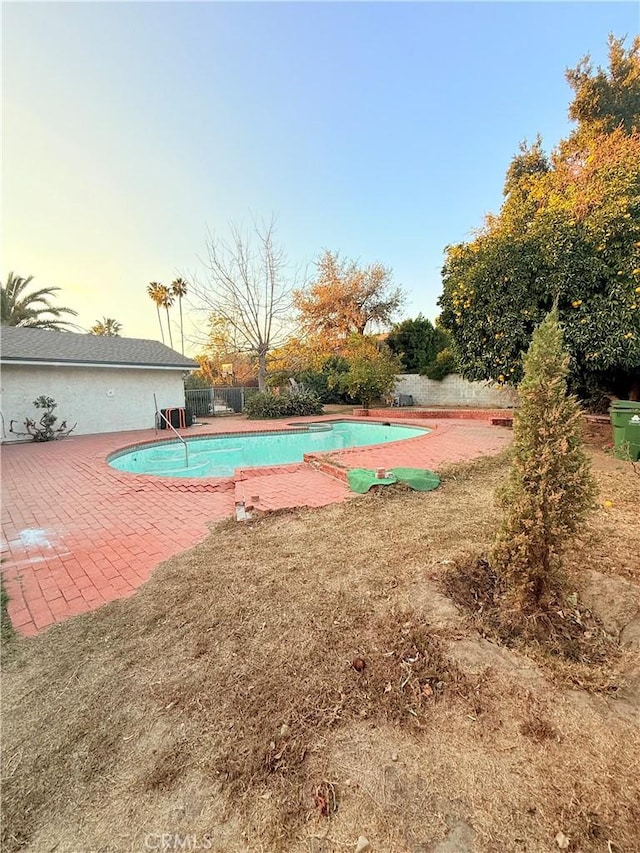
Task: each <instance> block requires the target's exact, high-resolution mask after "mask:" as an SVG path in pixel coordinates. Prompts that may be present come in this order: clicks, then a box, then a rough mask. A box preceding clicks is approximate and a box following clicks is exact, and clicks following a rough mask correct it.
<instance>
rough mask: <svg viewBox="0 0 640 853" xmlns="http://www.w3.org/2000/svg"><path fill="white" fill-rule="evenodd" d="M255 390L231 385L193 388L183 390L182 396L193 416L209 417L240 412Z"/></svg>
mask: <svg viewBox="0 0 640 853" xmlns="http://www.w3.org/2000/svg"><path fill="white" fill-rule="evenodd" d="M257 390H258V389H257V388H234V387H232V386H225V387H219V388H194V389H191V390H189V391H185V394H184V396H185V402H186V406H187V408H188V409H190V410H191V412H192V413H193V414H194V415H195V417H198V418H206V417H209V418H210V417H215V416H216V415H230V414H232V413H234V412H235V413H236V414H238V413H240V412H242V410H243V409H244V404H245V402H246V400H247V397H249V396H251V394H254V393H255V392H256V391H257Z"/></svg>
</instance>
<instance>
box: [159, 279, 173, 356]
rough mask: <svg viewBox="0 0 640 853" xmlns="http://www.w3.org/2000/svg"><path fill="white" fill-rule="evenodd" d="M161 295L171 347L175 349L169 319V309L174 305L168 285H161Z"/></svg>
mask: <svg viewBox="0 0 640 853" xmlns="http://www.w3.org/2000/svg"><path fill="white" fill-rule="evenodd" d="M159 294H160V297H159V298H160V305H162V307H163V308H164V309H165V310H166V312H167V329H169V346H170V347H171V349H173V335H172V334H171V320H170V319H169V308H171V306H172V305H173V296H172V295H171V290H170V289H169V288H168V287H167V285H166V284H161V285H160V288H159Z"/></svg>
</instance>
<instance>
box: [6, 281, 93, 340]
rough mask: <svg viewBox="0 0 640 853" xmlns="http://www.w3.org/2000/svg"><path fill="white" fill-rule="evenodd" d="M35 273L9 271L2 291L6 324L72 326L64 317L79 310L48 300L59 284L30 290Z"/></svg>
mask: <svg viewBox="0 0 640 853" xmlns="http://www.w3.org/2000/svg"><path fill="white" fill-rule="evenodd" d="M32 281H33V276H32V275H30V276H29V277H28V278H23V277H22V276H20V275H16V274H15V273H13V272H10V273H9V275H8V276H7V281H6V284H3V285H2V288H1V291H0V301H1V314H0V319H1V322H2V325H3V326H22V327H25V328H29V329H55V330H56V331H62V330H63V328H64V326H73V325H74V323H71V322H70V321H69V320H64V319H61V317H62V315H63V314H69V315H70V316H72V317H76V316H77V314H78V312H77V311H74V310H73V309H72V308H65V307H64V306H62V305H52V304H51V302H50V301H49V300H50V299H51V298H52V297H54V294H55V293H56V292H57V291H58V290H60V288H59V287H42V288H40V290H32V291H31V292H30V293H28V292H27V290H28V288H29V285H30V284H31V282H32Z"/></svg>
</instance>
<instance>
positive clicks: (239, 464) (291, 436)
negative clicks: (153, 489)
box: [107, 421, 429, 477]
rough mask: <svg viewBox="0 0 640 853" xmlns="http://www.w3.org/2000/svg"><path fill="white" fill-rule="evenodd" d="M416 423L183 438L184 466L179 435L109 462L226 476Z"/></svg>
mask: <svg viewBox="0 0 640 853" xmlns="http://www.w3.org/2000/svg"><path fill="white" fill-rule="evenodd" d="M426 432H429V430H428V429H421V428H420V427H405V426H395V425H393V424H383V423H360V422H357V421H331V422H324V423H317V424H305V425H304V426H301V427H296V428H291V429H285V430H278V431H276V432H254V433H237V434H234V435H223V436H201V437H198V438H189V439H187V444H188V446H189V467H188V468H187V467H186V465H185V449H184V445H183V444H182V442H180V441H166V442H160V443H159V442H155V443H153V444H146V445H140V446H138V447H134V448H130V449H128V450H123V451H120V452H118V453H114V454H112V455H111V456H109V458H108V460H107V461H108V462H109V465H111V466H112V467H113V468H117V469H118V470H119V471H128V472H129V473H132V474H154V475H156V476H158V477H231V476H233V472H234V471H235V469H236V468H257V467H261V466H265V465H285V464H287V463H291V462H302V460H303V457H304V454H305V453H320V452H325V451H331V450H345V449H347V448H349V447H366V446H369V445H372V444H386V443H387V442H389V441H400V440H402V439H405V438H415V437H416V436H419V435H424V434H425V433H426Z"/></svg>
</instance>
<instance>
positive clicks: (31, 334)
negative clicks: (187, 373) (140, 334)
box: [0, 326, 198, 370]
mask: <svg viewBox="0 0 640 853" xmlns="http://www.w3.org/2000/svg"><path fill="white" fill-rule="evenodd" d="M0 352H1V355H2V359H1V360H2V361H3V362H6V363H11V362H13V361H32V362H34V363H38V362H40V363H41V362H49V363H55V364H78V365H80V364H105V365H114V366H115V365H126V366H134V367H173V368H182V369H184V370H193V369H194V368H196V367H197V366H198V365H197V363H196V362H195V361H192V360H191V359H190V358H186V357H185V356H184V355H180V353H178V352H176V351H175V350H172V349H170V348H169V347H167V346H165V345H164V344H161V343H160V342H159V341H150V340H144V339H142V338H120V337H113V338H111V337H106V336H103V335H78V334H75V333H74V332H56V331H50V330H48V329H26V328H21V327H19V326H2V329H1V330H0Z"/></svg>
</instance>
